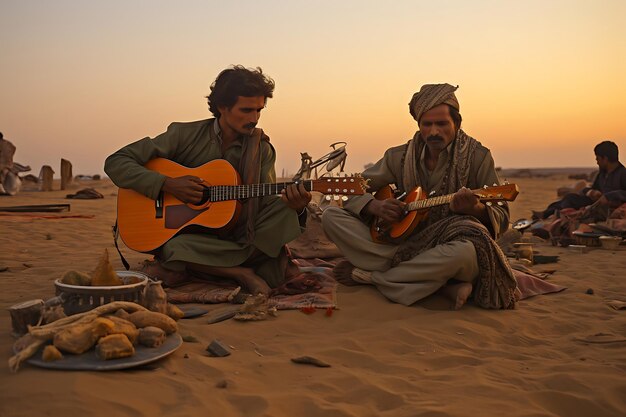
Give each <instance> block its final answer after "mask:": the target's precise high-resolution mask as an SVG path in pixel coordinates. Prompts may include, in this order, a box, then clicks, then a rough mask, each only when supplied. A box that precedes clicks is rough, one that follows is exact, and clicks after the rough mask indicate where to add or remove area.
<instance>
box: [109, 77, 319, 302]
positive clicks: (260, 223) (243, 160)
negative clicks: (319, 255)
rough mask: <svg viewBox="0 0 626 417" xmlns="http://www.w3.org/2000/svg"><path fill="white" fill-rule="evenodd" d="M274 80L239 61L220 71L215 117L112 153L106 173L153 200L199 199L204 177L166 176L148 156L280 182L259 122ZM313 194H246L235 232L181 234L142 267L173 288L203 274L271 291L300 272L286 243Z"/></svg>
mask: <svg viewBox="0 0 626 417" xmlns="http://www.w3.org/2000/svg"><path fill="white" fill-rule="evenodd" d="M274 85H275V84H274V81H273V80H272V79H271V78H270V77H268V76H267V75H266V74H264V73H263V71H262V70H261V68H256V69H248V68H245V67H243V66H240V65H237V66H233V67H232V68H228V69H225V70H223V71H222V72H221V73H220V74H219V75H218V76H217V78H216V79H215V81H214V82H213V84H212V85H211V93H210V94H209V96H208V97H207V99H208V104H209V110H210V111H211V113H212V114H213V116H214V117H213V118H210V119H206V120H200V121H195V122H187V123H172V124H171V125H170V126H169V127H168V129H167V131H166V132H165V133H162V134H160V135H158V136H156V137H155V138H153V139H151V138H147V137H146V138H143V139H140V140H138V141H137V142H134V143H131V144H130V145H127V146H125V147H123V148H122V149H120V150H118V151H117V152H115V153H114V154H112V155H111V156H109V157H108V158H107V160H106V162H105V167H104V169H105V172H106V173H107V174H108V175H109V177H110V178H111V179H112V180H113V182H114V183H115V184H116V185H117V186H119V187H121V188H130V189H133V190H135V191H137V192H139V193H141V194H143V195H145V196H147V197H149V198H152V199H157V197H158V195H159V193H161V192H162V191H163V192H165V193H169V194H172V195H173V196H175V197H176V198H178V199H179V200H180V201H182V202H185V203H197V202H198V201H200V200H201V198H202V194H203V186H202V185H201V184H200V183H201V182H202V179H200V178H198V177H195V176H190V175H187V176H182V177H178V178H169V177H167V176H165V175H163V174H161V173H158V172H156V171H152V170H149V169H146V168H145V167H144V165H145V164H146V163H147V162H148V161H150V160H151V159H154V158H166V159H170V160H172V161H174V162H177V163H178V164H181V165H183V166H186V167H198V166H200V165H203V164H205V163H207V162H209V161H212V160H215V159H225V160H226V161H228V162H230V164H231V165H232V166H233V167H235V169H236V170H237V172H238V173H239V175H240V176H241V178H242V181H243V182H244V183H245V184H260V183H275V182H276V171H275V166H274V164H275V161H276V152H275V150H274V148H273V146H272V145H271V144H270V141H269V137H268V136H267V135H265V133H264V132H263V131H262V130H261V129H258V128H256V125H257V123H258V121H259V118H260V116H261V111H262V110H263V109H264V108H265V105H266V104H267V99H268V98H271V97H272V96H273V92H274ZM310 200H311V195H310V193H309V192H307V191H306V190H305V189H304V187H303V185H302V184H299V185H297V186H296V185H295V184H294V185H290V186H289V187H288V188H287V189H285V190H283V191H282V194H281V196H280V197H278V196H264V197H260V198H249V199H247V200H246V201H245V202H244V204H243V208H242V210H241V215H240V216H239V218H238V220H237V223H236V225H235V227H234V229H233V230H231V231H230V232H228V233H224V232H221V231H219V230H218V231H214V230H209V229H205V230H203V231H202V232H199V233H185V234H179V235H177V236H175V237H173V238H172V239H170V240H169V241H168V242H166V243H165V244H164V245H163V246H162V247H160V248H159V250H158V251H157V253H156V254H155V261H153V262H148V263H145V264H144V266H143V271H144V272H146V273H147V274H148V275H151V276H153V277H155V278H158V279H160V280H162V281H163V283H164V284H165V285H168V286H176V285H179V284H182V283H184V282H187V281H188V280H189V279H190V276H191V274H194V273H199V274H201V275H203V276H210V277H220V278H229V279H233V280H235V281H237V282H238V283H239V284H240V285H241V286H242V287H243V288H244V290H245V291H247V292H249V293H253V294H258V293H262V294H265V295H267V294H269V292H270V289H271V288H273V287H276V286H278V285H280V284H281V283H282V282H284V281H285V279H286V277H287V276H289V275H290V274H291V273H294V272H295V270H297V268H295V266H294V265H292V264H291V263H290V262H289V259H288V257H287V255H286V253H285V248H284V246H285V244H286V243H287V242H289V241H291V240H293V239H295V238H296V237H297V236H298V235H299V234H300V232H301V224H302V225H303V224H304V220H305V219H306V210H305V208H306V205H307V204H308V202H309V201H310ZM294 269H295V270H294Z"/></svg>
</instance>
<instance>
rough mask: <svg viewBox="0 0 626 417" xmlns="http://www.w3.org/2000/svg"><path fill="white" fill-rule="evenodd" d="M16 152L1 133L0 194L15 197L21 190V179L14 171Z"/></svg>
mask: <svg viewBox="0 0 626 417" xmlns="http://www.w3.org/2000/svg"><path fill="white" fill-rule="evenodd" d="M15 150H16V148H15V146H14V145H13V144H12V143H11V142H9V141H8V140H6V139H5V138H4V135H3V134H2V132H0V194H5V195H6V194H8V195H15V194H16V193H17V191H18V189H19V184H20V179H19V177H18V176H17V173H15V172H14V169H13V166H14V163H13V156H14V155H15Z"/></svg>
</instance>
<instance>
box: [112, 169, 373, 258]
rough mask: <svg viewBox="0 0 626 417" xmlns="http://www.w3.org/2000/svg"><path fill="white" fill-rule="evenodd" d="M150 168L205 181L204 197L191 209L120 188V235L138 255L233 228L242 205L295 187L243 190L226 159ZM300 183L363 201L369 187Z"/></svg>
mask: <svg viewBox="0 0 626 417" xmlns="http://www.w3.org/2000/svg"><path fill="white" fill-rule="evenodd" d="M145 167H146V168H148V169H151V170H153V171H157V172H160V173H161V174H164V175H167V176H168V177H181V176H184V175H193V176H196V177H199V178H202V179H203V180H204V182H203V183H202V185H203V186H204V191H203V196H202V199H201V200H200V201H199V202H198V203H196V204H190V203H183V202H182V201H180V200H178V199H177V198H176V197H174V196H173V195H171V194H169V193H163V192H161V194H159V197H158V198H157V199H156V200H153V199H151V198H148V197H146V196H145V195H143V194H140V193H138V192H136V191H134V190H130V189H127V188H120V190H119V193H118V196H117V217H118V229H119V233H120V236H121V237H122V240H123V241H124V243H125V244H126V246H128V247H129V248H131V249H133V250H136V251H138V252H150V251H153V250H155V249H157V248H158V247H160V246H161V245H163V244H164V243H165V242H167V241H168V240H169V239H171V238H172V237H174V236H175V235H177V234H178V233H180V232H182V231H183V230H184V231H194V230H195V229H196V228H208V229H222V228H227V227H229V226H232V225H233V224H234V223H235V222H236V220H237V216H238V214H239V212H240V210H241V206H242V204H241V202H240V201H239V200H243V199H247V198H256V197H263V196H269V195H275V194H280V192H281V191H282V190H283V189H285V188H287V186H288V185H290V184H293V183H294V182H281V183H276V184H249V185H248V184H241V179H240V176H239V173H238V172H237V171H236V170H235V168H233V166H232V165H231V164H230V163H229V162H228V161H226V160H224V159H216V160H213V161H210V162H207V163H206V164H204V165H201V166H199V167H197V168H188V167H185V166H183V165H180V164H178V163H176V162H173V161H170V160H168V159H163V158H156V159H153V160H151V161H149V162H148V163H147V164H146V165H145ZM299 182H301V183H302V184H303V185H304V188H305V189H306V190H307V191H318V192H320V193H323V194H340V195H360V194H363V193H364V192H365V181H364V180H363V178H361V177H360V176H355V177H332V178H331V177H324V178H320V179H317V180H301V181H299Z"/></svg>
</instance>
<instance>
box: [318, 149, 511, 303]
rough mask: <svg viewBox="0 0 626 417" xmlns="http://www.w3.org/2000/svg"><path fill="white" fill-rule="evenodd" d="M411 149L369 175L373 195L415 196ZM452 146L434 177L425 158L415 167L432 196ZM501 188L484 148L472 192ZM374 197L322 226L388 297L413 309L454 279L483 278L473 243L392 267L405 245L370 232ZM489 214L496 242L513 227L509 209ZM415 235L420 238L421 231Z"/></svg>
mask: <svg viewBox="0 0 626 417" xmlns="http://www.w3.org/2000/svg"><path fill="white" fill-rule="evenodd" d="M406 146H407V145H406V144H405V145H400V146H396V147H393V148H390V149H388V150H387V151H386V152H385V155H384V156H383V158H382V159H381V160H379V161H378V162H377V163H376V164H375V165H374V166H372V167H371V168H369V169H367V170H366V171H364V172H363V176H364V177H365V178H366V179H369V180H370V182H369V185H370V189H369V191H370V192H375V191H376V190H378V189H380V188H381V187H383V186H385V185H387V184H396V186H397V187H398V190H399V192H405V191H406V192H407V193H408V192H409V191H411V190H406V189H405V188H404V184H402V163H403V162H404V163H411V161H403V158H404V156H405V150H406ZM451 146H452V144H450V145H449V146H448V147H447V148H446V149H445V150H444V151H442V153H441V154H440V156H439V160H438V163H437V166H436V167H435V169H434V170H433V171H432V172H430V171H428V170H427V169H426V166H425V163H424V154H423V153H422V154H421V155H420V156H419V160H418V161H414V162H413V163H416V164H417V169H418V170H421V173H420V174H421V175H420V176H421V177H422V178H426V179H427V180H426V183H425V184H421V186H422V187H423V188H424V189H425V191H426V192H427V193H428V192H429V191H430V190H434V189H438V188H439V185H440V183H441V181H442V180H443V177H444V175H445V172H446V168H447V166H448V163H449V151H450V147H451ZM499 183H500V181H499V179H498V176H497V174H496V172H495V167H494V161H493V158H492V157H491V153H490V152H489V150H488V149H487V148H485V147H484V146H482V145H479V146H478V147H477V148H476V151H475V152H474V154H473V155H472V161H471V163H470V176H469V178H468V183H467V184H466V187H468V188H471V189H475V188H480V187H482V186H483V185H493V184H499ZM373 198H374V197H373V196H372V195H371V194H369V193H368V194H366V195H364V196H358V197H352V198H350V199H349V200H348V201H347V202H346V204H345V205H344V209H336V208H334V209H327V210H326V211H325V212H324V215H323V218H322V225H323V227H324V231H325V232H326V234H327V235H328V236H329V238H330V239H331V240H333V241H334V242H335V243H336V244H337V246H338V247H339V248H340V250H341V251H342V252H343V254H344V255H345V256H346V258H347V259H348V260H349V261H350V262H351V263H352V264H353V265H354V266H355V267H357V268H359V269H362V270H365V271H369V272H371V274H369V278H368V279H369V280H370V281H371V283H372V284H374V285H375V286H376V287H377V288H378V289H379V290H380V291H381V293H382V294H383V295H385V296H386V297H387V298H389V299H390V300H392V301H395V302H397V303H401V304H405V305H410V304H413V303H414V302H416V301H418V300H420V299H422V298H424V297H426V296H428V295H430V294H432V293H434V292H435V291H437V290H438V289H439V288H441V287H442V286H443V285H445V284H446V283H447V282H448V281H449V280H450V279H452V278H454V279H456V280H458V281H462V282H472V281H473V280H474V279H475V278H476V277H477V276H478V272H479V270H478V262H477V258H476V252H475V249H474V246H473V245H472V244H471V243H470V242H468V241H455V242H449V243H446V244H442V245H437V246H435V247H434V248H431V249H428V250H427V251H425V252H422V253H420V254H419V255H417V256H415V257H414V258H412V259H409V260H406V261H404V262H401V263H399V264H398V265H396V266H393V267H392V260H393V258H394V256H395V255H396V252H397V251H398V248H399V247H400V246H399V245H393V244H380V243H375V242H373V241H372V238H371V236H370V230H369V224H370V222H371V220H372V219H371V218H370V216H369V215H367V214H365V213H362V210H363V208H364V207H365V206H366V205H367V204H368V203H369V202H370V201H371V200H372V199H373ZM487 211H488V214H489V219H490V221H489V223H488V224H487V225H486V226H487V228H488V229H489V230H490V232H491V234H492V236H493V237H494V238H495V237H497V236H498V235H499V233H500V232H503V231H504V230H506V229H507V227H508V222H509V216H508V206H507V205H506V204H504V205H502V206H499V205H493V206H488V207H487ZM415 233H419V228H418V230H416V231H415Z"/></svg>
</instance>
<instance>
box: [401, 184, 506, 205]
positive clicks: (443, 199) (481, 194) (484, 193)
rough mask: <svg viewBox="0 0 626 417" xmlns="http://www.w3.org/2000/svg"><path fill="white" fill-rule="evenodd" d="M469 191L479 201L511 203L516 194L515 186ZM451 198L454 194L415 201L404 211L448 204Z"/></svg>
mask: <svg viewBox="0 0 626 417" xmlns="http://www.w3.org/2000/svg"><path fill="white" fill-rule="evenodd" d="M471 191H472V193H473V194H474V195H475V196H476V197H478V199H479V200H480V201H513V200H515V197H517V194H518V188H517V186H516V185H515V184H505V185H500V186H493V187H486V188H479V189H477V190H471ZM453 196H454V194H446V195H440V196H437V197H431V198H426V199H423V200H415V201H412V202H411V203H408V204H407V205H406V211H407V212H409V211H416V210H424V209H428V208H431V207H435V206H443V205H445V204H450V201H452V197H453Z"/></svg>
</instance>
